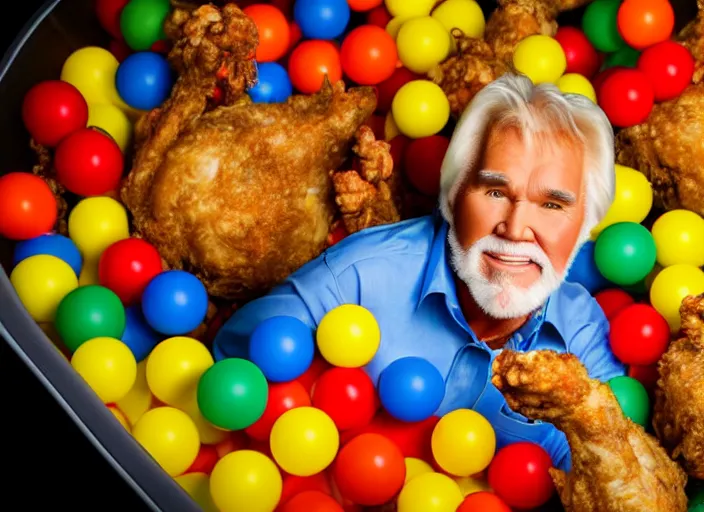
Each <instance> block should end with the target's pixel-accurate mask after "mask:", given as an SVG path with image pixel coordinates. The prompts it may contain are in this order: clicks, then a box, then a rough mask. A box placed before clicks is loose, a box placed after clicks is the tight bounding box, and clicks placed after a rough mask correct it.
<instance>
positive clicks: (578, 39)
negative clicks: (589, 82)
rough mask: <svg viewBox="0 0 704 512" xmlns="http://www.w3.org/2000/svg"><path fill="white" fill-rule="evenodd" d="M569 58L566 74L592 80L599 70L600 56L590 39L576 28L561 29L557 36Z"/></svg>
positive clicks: (566, 27)
mask: <svg viewBox="0 0 704 512" xmlns="http://www.w3.org/2000/svg"><path fill="white" fill-rule="evenodd" d="M555 40H556V41H557V42H558V43H560V46H562V50H563V51H564V52H565V57H566V58H567V68H566V69H565V73H579V74H580V75H583V76H585V77H587V78H591V77H592V76H594V74H595V73H596V72H597V70H598V69H599V54H598V53H597V51H596V48H594V45H593V44H592V43H591V42H590V41H589V38H588V37H587V36H586V35H585V34H584V32H582V31H581V30H580V29H578V28H576V27H568V26H565V27H560V28H559V29H558V31H557V33H556V34H555Z"/></svg>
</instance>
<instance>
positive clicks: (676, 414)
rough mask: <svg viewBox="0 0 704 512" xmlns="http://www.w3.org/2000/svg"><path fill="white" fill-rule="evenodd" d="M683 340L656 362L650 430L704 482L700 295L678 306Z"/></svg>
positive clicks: (703, 361)
mask: <svg viewBox="0 0 704 512" xmlns="http://www.w3.org/2000/svg"><path fill="white" fill-rule="evenodd" d="M680 314H681V318H682V334H683V337H682V338H680V339H678V340H675V341H673V342H672V343H670V346H669V347H668V349H667V352H666V353H665V354H664V355H663V357H662V358H661V359H660V361H659V363H658V371H659V374H660V378H659V379H658V382H657V386H656V387H655V404H654V413H653V427H654V429H655V432H656V434H657V436H658V438H659V439H660V442H661V443H662V445H663V446H664V447H665V449H666V450H667V451H668V452H669V453H670V455H671V457H672V458H673V459H675V460H676V461H678V462H680V463H681V464H682V466H683V467H684V469H685V471H686V472H687V473H688V474H689V475H690V476H691V477H694V478H697V479H704V325H703V323H702V315H703V314H704V294H703V295H699V296H689V297H686V298H685V299H684V300H683V301H682V306H681V307H680Z"/></svg>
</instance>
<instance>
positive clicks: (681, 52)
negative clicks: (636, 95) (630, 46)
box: [638, 40, 694, 101]
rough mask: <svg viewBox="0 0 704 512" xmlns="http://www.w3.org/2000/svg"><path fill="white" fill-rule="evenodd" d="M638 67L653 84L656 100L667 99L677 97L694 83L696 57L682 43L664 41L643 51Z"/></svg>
mask: <svg viewBox="0 0 704 512" xmlns="http://www.w3.org/2000/svg"><path fill="white" fill-rule="evenodd" d="M638 69H639V70H641V71H642V72H643V73H645V75H646V76H647V77H648V78H649V79H650V81H651V83H652V84H653V92H654V94H655V101H667V100H671V99H674V98H677V97H678V96H679V95H680V94H682V93H683V92H684V90H685V89H686V88H687V87H688V86H689V84H690V83H692V75H693V74H694V57H692V54H691V52H690V51H689V50H688V49H687V48H685V47H684V46H682V45H681V44H680V43H677V42H675V41H669V40H668V41H662V42H660V43H657V44H654V45H653V46H651V47H649V48H646V49H645V50H644V51H643V53H642V54H641V55H640V58H639V59H638Z"/></svg>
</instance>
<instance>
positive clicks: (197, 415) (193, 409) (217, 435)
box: [179, 394, 230, 444]
mask: <svg viewBox="0 0 704 512" xmlns="http://www.w3.org/2000/svg"><path fill="white" fill-rule="evenodd" d="M179 409H181V410H182V411H183V412H185V413H186V414H188V415H189V416H190V417H191V419H192V420H193V424H194V425H195V426H196V428H197V429H198V437H199V438H200V442H201V443H203V444H218V443H222V442H223V441H224V440H225V439H227V438H228V437H229V435H230V433H229V431H227V430H222V429H220V428H217V427H216V426H214V425H213V424H212V423H210V422H209V421H208V420H206V419H205V418H204V417H203V415H202V414H201V412H200V408H199V407H198V400H197V397H196V395H195V394H193V397H192V398H191V399H189V400H188V401H187V402H186V403H185V404H183V405H180V406H179Z"/></svg>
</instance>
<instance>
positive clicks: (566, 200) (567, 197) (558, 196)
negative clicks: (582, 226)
mask: <svg viewBox="0 0 704 512" xmlns="http://www.w3.org/2000/svg"><path fill="white" fill-rule="evenodd" d="M545 195H546V196H547V197H548V198H550V199H552V200H553V201H558V202H560V203H563V204H566V205H568V206H571V205H573V204H574V203H576V202H577V198H576V197H575V196H574V194H572V193H571V192H566V191H564V190H557V189H554V188H550V189H547V190H546V191H545Z"/></svg>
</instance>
